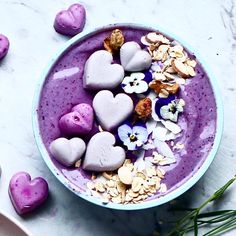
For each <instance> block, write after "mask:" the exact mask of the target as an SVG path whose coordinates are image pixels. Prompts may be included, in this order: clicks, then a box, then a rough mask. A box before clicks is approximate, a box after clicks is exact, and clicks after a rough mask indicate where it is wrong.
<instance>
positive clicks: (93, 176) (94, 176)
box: [91, 172, 97, 180]
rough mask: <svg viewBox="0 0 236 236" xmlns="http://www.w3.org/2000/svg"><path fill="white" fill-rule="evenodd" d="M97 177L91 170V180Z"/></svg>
mask: <svg viewBox="0 0 236 236" xmlns="http://www.w3.org/2000/svg"><path fill="white" fill-rule="evenodd" d="M96 178H97V175H96V174H95V173H94V172H93V173H92V176H91V180H95V179H96Z"/></svg>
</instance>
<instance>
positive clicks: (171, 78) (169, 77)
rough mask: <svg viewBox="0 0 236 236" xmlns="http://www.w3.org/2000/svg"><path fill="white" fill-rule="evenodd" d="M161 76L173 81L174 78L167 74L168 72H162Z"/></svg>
mask: <svg viewBox="0 0 236 236" xmlns="http://www.w3.org/2000/svg"><path fill="white" fill-rule="evenodd" d="M163 74H164V76H165V77H166V78H167V79H168V80H174V79H175V77H174V76H173V75H172V74H170V73H168V72H164V73H163Z"/></svg>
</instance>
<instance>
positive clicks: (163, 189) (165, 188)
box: [159, 183, 167, 193]
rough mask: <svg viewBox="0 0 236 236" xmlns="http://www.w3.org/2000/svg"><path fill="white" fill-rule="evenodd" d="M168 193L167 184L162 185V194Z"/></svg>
mask: <svg viewBox="0 0 236 236" xmlns="http://www.w3.org/2000/svg"><path fill="white" fill-rule="evenodd" d="M166 191H167V187H166V184H163V183H162V184H161V185H160V189H159V192H160V193H165V192H166Z"/></svg>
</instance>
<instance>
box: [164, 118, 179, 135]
mask: <svg viewBox="0 0 236 236" xmlns="http://www.w3.org/2000/svg"><path fill="white" fill-rule="evenodd" d="M161 123H162V124H163V125H164V126H165V127H166V128H167V129H168V130H170V131H171V132H173V133H174V134H178V133H180V132H181V128H180V126H179V125H177V124H175V123H173V122H171V121H169V120H166V121H164V120H161Z"/></svg>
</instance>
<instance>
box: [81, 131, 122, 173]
mask: <svg viewBox="0 0 236 236" xmlns="http://www.w3.org/2000/svg"><path fill="white" fill-rule="evenodd" d="M115 142H116V139H115V136H114V135H113V134H111V133H109V132H106V131H104V132H99V133H97V134H95V135H94V136H93V137H92V138H91V139H90V141H89V143H88V145H87V150H86V154H85V158H84V162H83V169H85V170H89V171H114V170H117V169H118V168H119V167H120V166H121V165H122V164H123V162H124V160H125V150H124V149H123V148H122V147H119V146H114V145H115Z"/></svg>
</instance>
